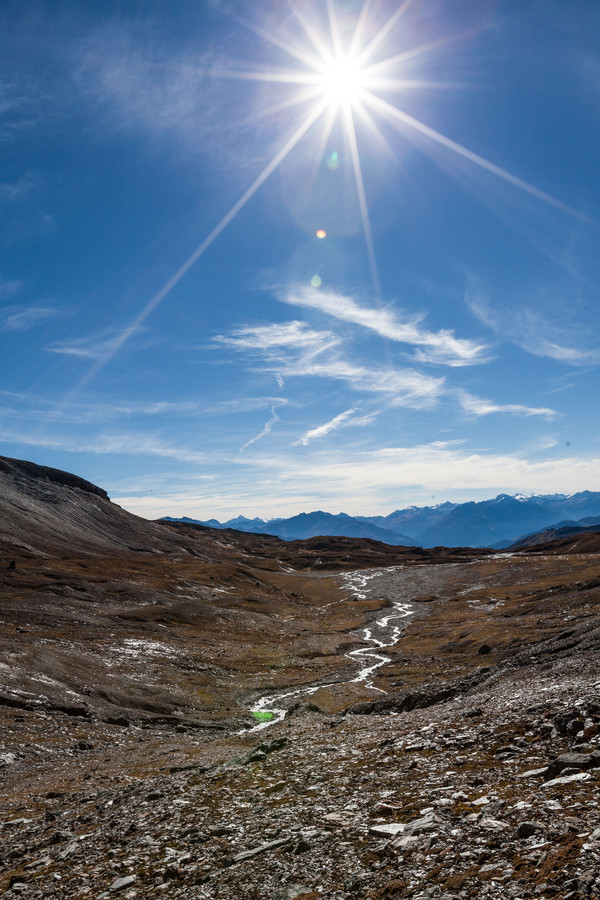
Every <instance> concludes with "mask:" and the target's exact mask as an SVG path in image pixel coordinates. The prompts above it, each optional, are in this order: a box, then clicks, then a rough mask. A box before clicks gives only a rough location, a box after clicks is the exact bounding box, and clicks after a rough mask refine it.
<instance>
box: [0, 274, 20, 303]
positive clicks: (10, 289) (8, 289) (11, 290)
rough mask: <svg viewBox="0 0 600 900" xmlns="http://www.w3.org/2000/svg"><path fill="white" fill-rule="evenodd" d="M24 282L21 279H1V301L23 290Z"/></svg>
mask: <svg viewBox="0 0 600 900" xmlns="http://www.w3.org/2000/svg"><path fill="white" fill-rule="evenodd" d="M23 284H24V282H23V281H22V280H21V279H16V280H13V281H10V280H8V279H3V280H2V279H0V301H2V300H7V299H8V298H9V297H13V296H14V295H15V294H18V293H19V291H22V290H23Z"/></svg>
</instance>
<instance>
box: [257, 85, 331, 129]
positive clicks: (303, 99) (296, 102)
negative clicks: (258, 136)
mask: <svg viewBox="0 0 600 900" xmlns="http://www.w3.org/2000/svg"><path fill="white" fill-rule="evenodd" d="M322 94H323V92H322V90H321V88H320V87H319V88H313V89H312V90H309V91H306V92H305V93H302V94H297V95H296V96H295V97H288V99H287V100H282V101H281V103H273V104H272V105H271V106H265V107H264V109H260V110H257V111H256V112H253V113H250V115H248V116H246V117H245V118H243V119H240V120H239V124H240V125H248V124H249V123H250V122H257V121H259V120H260V119H265V118H267V117H269V116H275V115H277V113H280V112H285V111H286V110H287V109H292V107H294V106H301V105H302V104H303V103H309V102H310V101H311V100H316V99H317V98H318V97H321V96H322Z"/></svg>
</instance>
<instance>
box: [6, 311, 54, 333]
mask: <svg viewBox="0 0 600 900" xmlns="http://www.w3.org/2000/svg"><path fill="white" fill-rule="evenodd" d="M57 314H58V310H57V309H54V308H53V307H51V306H28V307H25V308H24V309H22V308H18V307H15V306H9V307H5V308H4V309H3V310H2V315H1V316H0V331H27V330H28V329H29V328H34V327H35V326H36V325H39V323H40V322H45V321H46V319H50V318H52V316H56V315H57Z"/></svg>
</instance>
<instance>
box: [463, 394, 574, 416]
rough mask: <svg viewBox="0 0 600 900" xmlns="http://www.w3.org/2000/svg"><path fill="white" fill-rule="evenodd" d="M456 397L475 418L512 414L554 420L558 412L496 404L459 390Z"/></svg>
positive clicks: (544, 408)
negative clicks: (495, 414)
mask: <svg viewBox="0 0 600 900" xmlns="http://www.w3.org/2000/svg"><path fill="white" fill-rule="evenodd" d="M455 393H456V396H457V397H458V399H459V402H460V405H461V406H462V408H463V409H464V411H465V412H466V413H469V415H473V416H489V415H491V414H492V413H510V414H512V415H517V416H544V417H545V418H547V419H553V418H554V417H555V416H556V415H557V412H556V410H554V409H549V408H548V407H546V406H523V405H522V404H520V403H494V402H493V401H492V400H485V399H483V398H482V397H475V396H474V395H473V394H470V393H469V392H468V391H463V390H457V391H455Z"/></svg>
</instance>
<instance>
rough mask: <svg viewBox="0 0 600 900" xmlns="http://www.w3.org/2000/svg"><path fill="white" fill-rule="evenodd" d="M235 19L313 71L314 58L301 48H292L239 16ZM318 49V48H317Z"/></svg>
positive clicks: (316, 60) (315, 61)
mask: <svg viewBox="0 0 600 900" xmlns="http://www.w3.org/2000/svg"><path fill="white" fill-rule="evenodd" d="M236 19H237V21H238V22H240V24H242V25H244V26H245V27H246V28H248V29H249V30H250V31H253V32H254V34H257V35H258V36H259V37H262V38H264V40H265V41H268V43H269V44H273V46H274V47H279V49H280V50H283V51H284V52H285V53H287V54H288V55H289V56H293V57H294V59H297V60H298V62H301V63H304V65H305V66H308V68H309V69H313V68H314V67H315V64H316V63H317V62H318V59H316V58H315V57H314V56H311V55H310V54H309V53H307V52H306V51H305V50H303V49H302V48H300V49H298V48H297V47H294V46H293V44H289V43H288V42H287V41H284V40H282V39H281V38H279V37H277V35H276V34H272V32H270V31H267V30H266V29H265V28H261V27H260V25H256V24H255V23H254V22H250V21H249V20H247V19H243V18H241V17H239V16H236ZM317 49H318V48H317Z"/></svg>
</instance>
